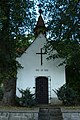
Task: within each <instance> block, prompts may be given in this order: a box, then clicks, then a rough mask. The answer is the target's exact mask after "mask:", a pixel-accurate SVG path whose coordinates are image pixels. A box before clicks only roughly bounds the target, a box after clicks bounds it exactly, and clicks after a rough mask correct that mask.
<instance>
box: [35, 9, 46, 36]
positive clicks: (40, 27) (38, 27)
mask: <svg viewBox="0 0 80 120" xmlns="http://www.w3.org/2000/svg"><path fill="white" fill-rule="evenodd" d="M42 12H43V11H42V10H41V9H40V10H39V13H40V16H39V18H38V21H37V25H36V27H35V28H34V34H35V37H37V36H38V35H39V34H40V33H42V34H43V35H44V36H45V37H46V27H45V24H44V21H43V18H42V15H41V14H42Z"/></svg>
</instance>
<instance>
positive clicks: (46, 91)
mask: <svg viewBox="0 0 80 120" xmlns="http://www.w3.org/2000/svg"><path fill="white" fill-rule="evenodd" d="M34 34H35V40H34V42H33V43H32V44H31V45H30V46H29V47H28V48H27V49H26V51H25V52H24V53H23V54H22V56H21V57H20V58H18V59H17V60H18V61H19V63H20V64H21V65H22V67H23V68H22V69H19V70H18V73H17V88H19V89H23V90H26V88H30V90H31V91H32V93H34V94H35V97H36V100H37V103H38V104H48V103H53V104H55V101H56V102H57V101H58V99H57V96H56V94H55V92H54V91H53V90H52V89H54V90H55V89H58V88H60V87H61V86H62V85H63V84H65V81H66V80H65V65H62V66H58V65H59V64H60V62H61V61H62V59H60V58H59V59H55V60H52V59H51V60H47V57H48V54H47V53H46V52H45V49H44V45H45V44H46V42H47V39H46V27H45V24H44V21H43V18H42V16H41V13H40V16H39V18H38V21H37V25H36V27H35V29H34ZM16 94H17V96H20V93H19V91H18V89H17V93H16Z"/></svg>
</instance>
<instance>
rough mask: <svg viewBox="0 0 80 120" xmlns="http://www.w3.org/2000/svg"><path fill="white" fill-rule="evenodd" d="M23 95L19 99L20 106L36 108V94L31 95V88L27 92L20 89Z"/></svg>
mask: <svg viewBox="0 0 80 120" xmlns="http://www.w3.org/2000/svg"><path fill="white" fill-rule="evenodd" d="M18 90H19V92H20V93H21V97H20V98H19V97H17V100H18V103H19V105H20V106H30V107H31V106H34V105H35V98H34V94H32V93H31V91H30V88H27V89H26V90H23V89H21V90H20V89H18Z"/></svg>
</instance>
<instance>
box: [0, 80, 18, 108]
mask: <svg viewBox="0 0 80 120" xmlns="http://www.w3.org/2000/svg"><path fill="white" fill-rule="evenodd" d="M3 87H4V89H3V90H4V91H3V92H4V95H3V99H2V105H5V106H14V105H15V103H16V101H15V98H16V79H11V80H4V82H3Z"/></svg>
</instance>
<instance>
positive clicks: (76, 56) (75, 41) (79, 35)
mask: <svg viewBox="0 0 80 120" xmlns="http://www.w3.org/2000/svg"><path fill="white" fill-rule="evenodd" d="M45 1H46V0H45ZM45 1H41V2H43V3H44V4H43V5H42V6H41V7H42V8H44V7H45V9H46V10H44V14H45V13H46V12H47V13H46V14H47V19H48V20H47V21H48V22H47V23H48V31H49V35H48V36H49V42H48V43H47V45H46V49H47V52H48V54H49V57H48V59H55V58H58V57H61V58H65V59H64V62H63V63H61V64H64V63H65V64H66V75H67V82H69V85H70V86H71V87H73V88H74V89H76V90H77V91H78V93H79V94H80V87H79V86H80V82H79V81H80V1H79V0H55V1H54V2H53V1H52V0H48V1H46V2H45ZM39 2H40V1H39ZM53 50H56V51H57V53H55V54H54V52H53ZM75 84H76V85H75Z"/></svg>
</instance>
